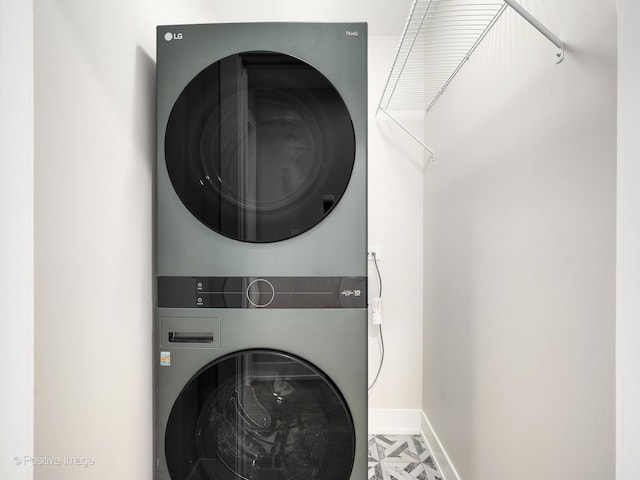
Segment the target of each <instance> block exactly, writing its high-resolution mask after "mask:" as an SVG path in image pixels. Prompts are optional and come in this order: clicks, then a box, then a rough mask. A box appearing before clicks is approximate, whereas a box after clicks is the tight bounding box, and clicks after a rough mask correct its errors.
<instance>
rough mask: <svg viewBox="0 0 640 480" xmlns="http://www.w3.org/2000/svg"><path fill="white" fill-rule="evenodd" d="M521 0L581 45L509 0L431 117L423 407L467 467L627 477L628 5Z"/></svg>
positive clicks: (525, 475) (474, 474)
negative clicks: (559, 59)
mask: <svg viewBox="0 0 640 480" xmlns="http://www.w3.org/2000/svg"><path fill="white" fill-rule="evenodd" d="M520 3H521V4H522V6H523V7H525V8H526V9H527V10H529V11H530V12H531V13H532V14H533V15H534V16H536V17H537V18H538V19H539V20H540V21H541V22H542V23H544V24H545V25H546V26H547V27H548V28H549V29H550V30H552V31H553V32H554V33H556V34H557V35H558V36H559V37H560V38H562V39H563V40H565V41H566V43H567V53H566V58H565V60H564V62H563V63H562V64H560V65H555V47H553V45H552V44H550V43H549V42H548V41H547V40H546V39H545V38H544V37H542V36H541V35H540V34H539V33H538V32H537V31H536V30H534V29H533V28H532V27H531V26H530V25H529V24H527V23H526V22H525V21H524V20H523V19H522V18H521V17H519V16H518V15H517V14H515V12H513V11H512V10H510V9H507V11H506V12H505V14H504V15H503V17H502V18H501V19H500V20H499V22H498V23H497V24H496V25H495V27H494V29H493V30H492V32H491V33H490V34H489V35H488V36H487V37H486V38H485V40H484V41H483V43H482V45H481V46H480V47H479V48H478V49H477V50H476V52H475V53H474V55H473V56H472V57H471V60H470V61H469V62H468V64H466V65H465V66H464V67H463V69H462V70H461V71H460V73H459V75H458V76H457V77H456V78H455V80H454V81H453V82H452V83H451V85H450V86H449V89H448V90H447V91H446V92H445V94H444V95H443V96H442V97H441V98H440V100H439V101H438V103H437V104H436V106H435V108H434V109H433V110H432V111H431V112H430V113H429V114H428V115H427V119H426V130H425V132H426V138H427V143H430V144H431V145H430V146H431V147H432V148H433V149H434V150H435V154H436V162H435V163H433V164H431V165H430V166H429V167H428V169H427V172H426V175H425V187H424V188H425V193H424V197H425V200H424V205H425V225H424V227H425V234H424V236H425V251H424V272H425V280H424V283H425V285H424V292H425V294H424V311H425V318H424V356H423V362H424V363H423V373H424V376H423V380H424V383H423V410H424V412H425V414H426V415H427V417H428V418H429V420H430V421H431V424H432V425H433V427H434V429H435V431H436V432H437V434H438V436H439V437H440V440H441V441H442V443H443V445H444V447H445V449H446V450H447V452H448V454H449V456H450V458H451V460H452V461H453V463H454V465H455V467H456V469H457V471H458V473H459V475H460V477H461V478H462V479H467V480H471V479H474V480H493V479H513V478H518V479H520V480H533V479H537V478H540V477H541V476H552V477H554V478H580V479H585V480H588V479H593V480H596V479H602V478H613V477H614V471H615V470H614V464H615V462H614V458H615V454H614V452H615V450H614V448H615V364H614V359H615V349H614V347H615V265H616V264H615V259H616V257H615V255H616V4H615V2H614V1H613V0H607V1H602V0H586V1H585V0H568V1H565V2H552V1H544V2H543V1H534V0H528V1H524V0H523V1H522V2H520ZM448 480H451V479H449V478H448Z"/></svg>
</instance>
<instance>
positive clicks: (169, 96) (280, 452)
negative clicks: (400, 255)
mask: <svg viewBox="0 0 640 480" xmlns="http://www.w3.org/2000/svg"><path fill="white" fill-rule="evenodd" d="M157 33H158V50H157V52H158V64H157V75H158V77H157V99H158V104H157V108H158V111H157V115H158V146H157V148H158V164H157V209H156V212H157V246H156V254H157V264H156V272H157V309H156V315H155V320H154V321H155V325H154V329H155V338H156V339H157V343H156V348H155V356H156V357H155V359H154V361H155V363H156V369H155V373H156V375H155V381H156V388H155V418H156V423H155V427H156V433H155V436H156V442H155V443H156V448H155V451H156V479H157V480H240V479H247V480H276V479H277V480H289V479H291V480H293V479H299V480H356V479H357V480H362V479H363V478H366V476H367V465H366V461H367V384H366V382H367V368H366V365H367V350H366V345H367V338H366V337H367V310H366V267H367V264H366V261H367V260H366V248H367V239H366V232H367V225H366V219H367V212H366V160H367V151H366V130H367V125H366V123H367V103H366V102H367V97H366V71H367V64H366V50H367V30H366V24H314V23H307V24H302V23H297V24H296V23H293V24H292V23H271V24H215V25H172V26H161V27H158V31H157Z"/></svg>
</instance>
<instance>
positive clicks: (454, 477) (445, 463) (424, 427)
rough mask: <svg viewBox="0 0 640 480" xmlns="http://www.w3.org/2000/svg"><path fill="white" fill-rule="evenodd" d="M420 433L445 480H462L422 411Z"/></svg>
mask: <svg viewBox="0 0 640 480" xmlns="http://www.w3.org/2000/svg"><path fill="white" fill-rule="evenodd" d="M420 433H421V434H422V436H423V437H424V439H425V442H426V443H427V447H428V448H429V451H430V452H431V455H432V456H433V459H434V461H435V462H436V465H437V466H438V470H440V473H441V474H442V477H443V480H462V479H461V478H460V475H459V474H458V472H457V471H456V468H455V467H454V466H453V462H452V461H451V458H449V455H448V454H447V451H446V450H445V449H444V446H443V445H442V442H440V439H439V438H438V435H437V434H436V431H435V430H434V429H433V426H432V425H431V422H430V421H429V419H428V418H427V416H426V414H425V413H424V412H423V411H420Z"/></svg>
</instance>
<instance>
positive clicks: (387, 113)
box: [378, 106, 435, 161]
mask: <svg viewBox="0 0 640 480" xmlns="http://www.w3.org/2000/svg"><path fill="white" fill-rule="evenodd" d="M378 111H380V112H382V113H384V114H385V115H386V116H387V117H389V119H390V120H391V121H392V122H393V123H395V124H396V125H397V126H399V127H400V128H401V129H402V130H403V131H404V132H405V133H406V134H407V135H409V136H410V137H411V138H413V139H414V140H415V141H416V142H418V143H419V144H420V145H422V147H423V148H424V149H425V150H427V151H428V152H429V153H430V154H431V160H432V161H433V160H434V159H435V153H433V150H431V149H430V148H429V147H427V145H426V144H425V143H424V142H423V141H422V140H420V139H419V138H418V137H417V136H415V135H414V134H413V133H412V132H411V131H410V130H409V129H408V128H407V127H405V126H404V125H402V124H401V123H400V122H399V121H398V120H396V119H395V118H393V117H392V116H391V115H390V114H389V112H387V111H386V110H385V109H384V108H382V107H380V106H378Z"/></svg>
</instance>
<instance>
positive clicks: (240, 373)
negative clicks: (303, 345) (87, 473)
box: [165, 350, 355, 480]
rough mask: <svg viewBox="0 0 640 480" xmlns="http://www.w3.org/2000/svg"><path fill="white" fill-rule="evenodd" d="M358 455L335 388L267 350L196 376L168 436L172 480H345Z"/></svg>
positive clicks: (296, 361) (232, 358)
mask: <svg viewBox="0 0 640 480" xmlns="http://www.w3.org/2000/svg"><path fill="white" fill-rule="evenodd" d="M354 452H355V431H354V426H353V421H352V418H351V414H350V412H349V409H348V407H347V405H346V403H345V401H344V398H343V397H342V395H341V394H340V392H339V391H338V390H337V388H336V387H335V386H334V385H333V383H332V382H331V380H330V379H329V378H328V377H327V376H326V375H325V374H323V373H322V372H321V371H320V370H319V369H318V368H316V367H315V366H313V365H311V364H310V363H308V362H306V361H304V360H302V359H301V358H298V357H295V356H293V355H289V354H285V353H280V352H275V351H270V350H250V351H242V352H238V353H234V354H232V355H228V356H226V357H223V358H221V359H219V360H216V361H214V362H212V363H211V364H209V365H207V366H206V367H205V368H204V369H202V370H201V371H200V372H198V373H197V374H196V375H195V376H194V377H193V378H192V379H191V381H190V382H189V383H188V384H187V385H186V387H185V388H184V390H183V391H182V392H181V393H180V395H179V396H178V398H177V400H176V402H175V404H174V406H173V408H172V410H171V414H170V416H169V421H168V423H167V429H166V434H165V456H166V460H167V467H168V469H169V474H170V475H171V478H174V479H190V480H294V479H296V480H324V479H327V478H330V479H332V480H348V479H349V476H350V474H351V470H352V466H353V460H354Z"/></svg>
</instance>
